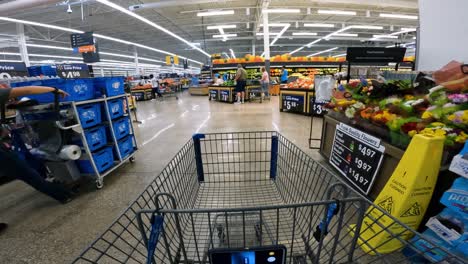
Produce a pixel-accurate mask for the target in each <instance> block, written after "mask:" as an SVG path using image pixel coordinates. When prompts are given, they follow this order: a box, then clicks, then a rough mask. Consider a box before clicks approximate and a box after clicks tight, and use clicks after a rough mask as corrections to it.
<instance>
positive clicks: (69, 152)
mask: <svg viewBox="0 0 468 264" xmlns="http://www.w3.org/2000/svg"><path fill="white" fill-rule="evenodd" d="M58 156H59V157H60V158H61V159H63V160H77V159H79V158H80V157H81V148H80V147H79V146H77V145H65V146H63V148H62V149H61V150H60V153H59V154H58Z"/></svg>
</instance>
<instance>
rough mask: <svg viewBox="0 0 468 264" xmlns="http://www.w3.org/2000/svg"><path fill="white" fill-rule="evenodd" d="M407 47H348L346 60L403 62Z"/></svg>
mask: <svg viewBox="0 0 468 264" xmlns="http://www.w3.org/2000/svg"><path fill="white" fill-rule="evenodd" d="M405 53H406V48H373V47H364V48H348V49H347V51H346V60H347V61H348V62H361V63H379V62H380V63H382V62H384V63H388V62H402V61H403V58H404V57H405Z"/></svg>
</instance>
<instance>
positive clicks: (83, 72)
mask: <svg viewBox="0 0 468 264" xmlns="http://www.w3.org/2000/svg"><path fill="white" fill-rule="evenodd" d="M57 75H58V76H60V77H61V78H64V79H75V78H89V77H91V76H90V74H89V68H88V65H86V64H84V63H77V64H57Z"/></svg>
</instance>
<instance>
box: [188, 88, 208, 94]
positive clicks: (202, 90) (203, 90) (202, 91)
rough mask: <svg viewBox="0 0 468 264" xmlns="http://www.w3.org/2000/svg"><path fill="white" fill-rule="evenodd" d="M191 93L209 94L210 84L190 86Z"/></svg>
mask: <svg viewBox="0 0 468 264" xmlns="http://www.w3.org/2000/svg"><path fill="white" fill-rule="evenodd" d="M189 93H190V95H208V86H202V87H198V86H192V87H189Z"/></svg>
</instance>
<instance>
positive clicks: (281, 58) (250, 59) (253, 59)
mask: <svg viewBox="0 0 468 264" xmlns="http://www.w3.org/2000/svg"><path fill="white" fill-rule="evenodd" d="M414 59H415V58H414V56H410V57H405V59H404V61H414ZM264 61H265V59H264V58H263V57H260V56H252V55H250V54H247V55H246V56H245V57H244V58H230V59H215V60H213V64H232V63H257V62H264ZM270 61H271V62H343V61H346V57H337V58H335V57H306V56H303V57H292V56H291V55H290V54H283V55H276V56H272V57H271V58H270Z"/></svg>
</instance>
